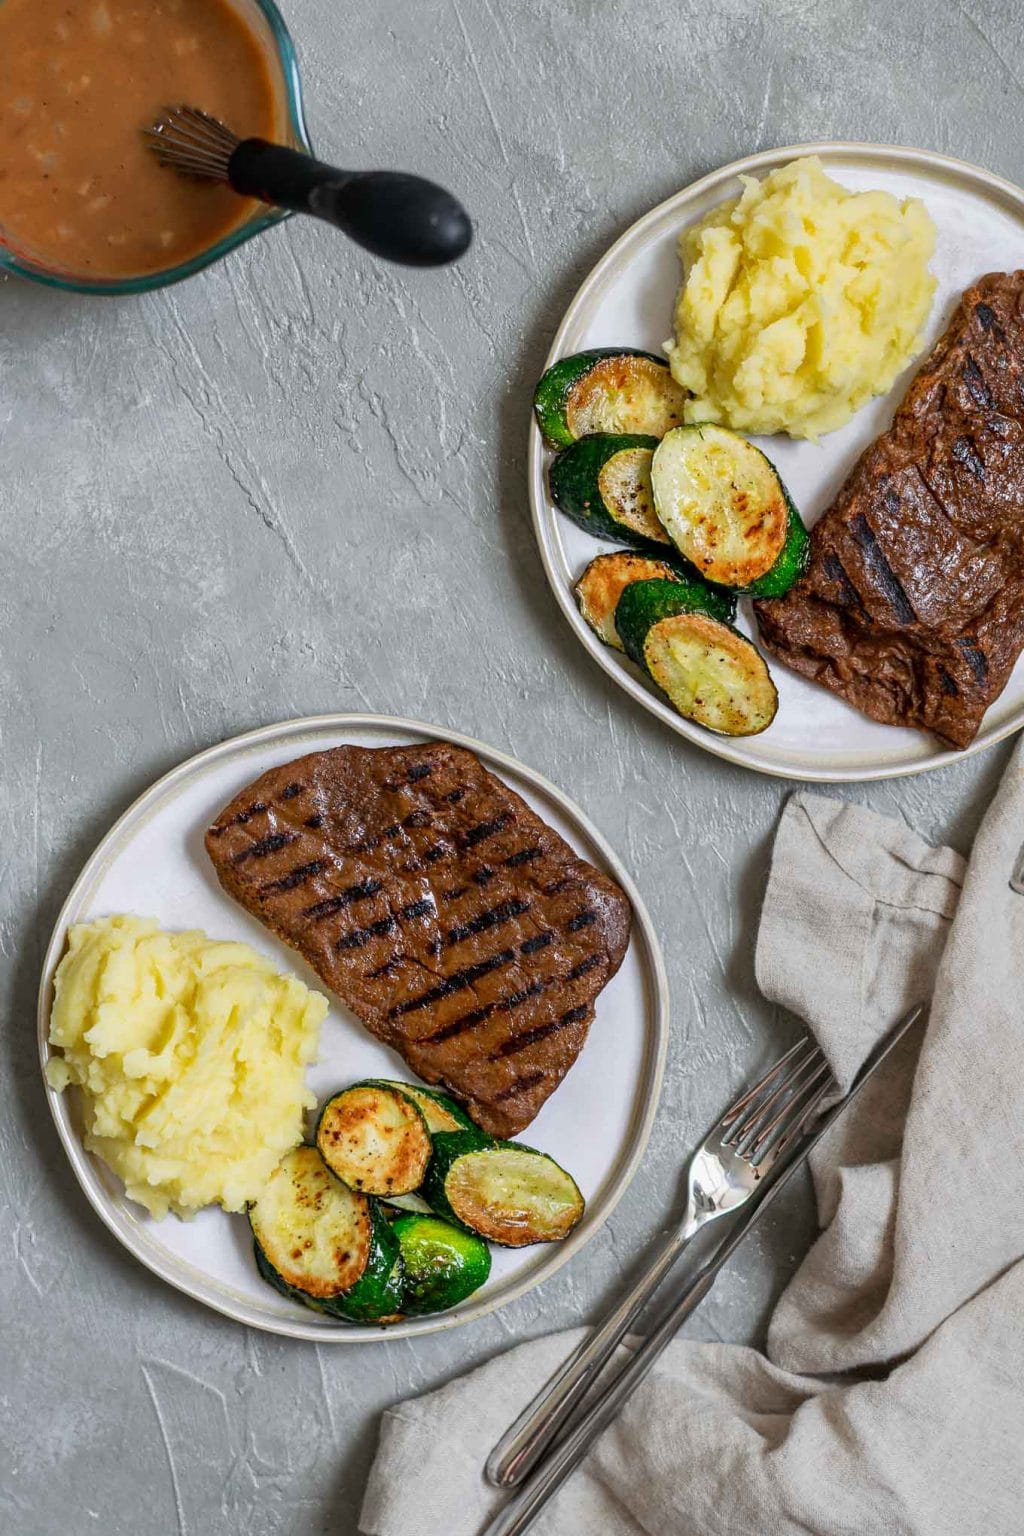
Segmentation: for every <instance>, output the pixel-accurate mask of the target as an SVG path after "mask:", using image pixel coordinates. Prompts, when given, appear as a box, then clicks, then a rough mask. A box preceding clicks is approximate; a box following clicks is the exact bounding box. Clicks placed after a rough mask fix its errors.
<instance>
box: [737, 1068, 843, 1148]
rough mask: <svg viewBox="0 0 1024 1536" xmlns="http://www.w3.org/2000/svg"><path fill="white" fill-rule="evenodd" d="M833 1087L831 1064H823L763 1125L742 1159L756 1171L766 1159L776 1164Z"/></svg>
mask: <svg viewBox="0 0 1024 1536" xmlns="http://www.w3.org/2000/svg"><path fill="white" fill-rule="evenodd" d="M830 1087H832V1073H831V1072H830V1070H829V1067H828V1063H827V1062H825V1061H823V1062H821V1064H820V1065H819V1066H818V1067H817V1068H816V1069H815V1071H814V1072H813V1073H812V1075H811V1076H810V1077H809V1078H808V1079H807V1081H806V1082H804V1083H801V1084H800V1086H799V1088H797V1089H796V1091H795V1092H794V1093H793V1095H792V1096H791V1097H790V1098H789V1099H787V1100H786V1102H785V1104H783V1105H782V1106H781V1108H780V1109H779V1110H778V1111H777V1113H776V1114H775V1115H774V1116H773V1117H772V1119H771V1120H769V1121H768V1123H767V1125H762V1126H761V1127H760V1128H759V1129H758V1130H757V1132H756V1134H755V1136H754V1138H753V1140H752V1141H751V1142H750V1145H749V1146H748V1147H747V1149H746V1151H745V1152H744V1153H742V1154H741V1155H742V1156H744V1157H746V1158H747V1160H748V1162H750V1163H752V1164H753V1165H754V1166H756V1167H763V1166H764V1164H765V1160H766V1159H769V1158H770V1159H772V1160H774V1159H775V1158H776V1157H778V1155H779V1153H780V1152H781V1151H782V1149H783V1147H784V1146H786V1144H787V1143H788V1142H789V1141H791V1140H792V1138H793V1137H794V1136H795V1135H796V1134H797V1133H798V1131H800V1130H802V1128H803V1127H804V1125H806V1123H807V1121H808V1119H810V1118H811V1116H812V1114H813V1112H814V1110H815V1109H816V1108H817V1106H818V1104H820V1102H821V1100H822V1098H823V1097H824V1095H825V1094H826V1093H827V1092H828V1090H829V1088H830ZM808 1094H809V1095H810V1097H809V1098H808V1097H807V1095H808Z"/></svg>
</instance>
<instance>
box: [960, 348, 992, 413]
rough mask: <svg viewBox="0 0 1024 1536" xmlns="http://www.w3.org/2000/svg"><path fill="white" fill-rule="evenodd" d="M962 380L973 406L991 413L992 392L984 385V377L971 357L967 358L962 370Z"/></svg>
mask: <svg viewBox="0 0 1024 1536" xmlns="http://www.w3.org/2000/svg"><path fill="white" fill-rule="evenodd" d="M963 380H964V383H965V384H966V386H967V393H968V394H969V395H970V397H971V399H972V400H973V401H974V403H975V405H977V406H980V407H981V409H982V410H985V411H991V410H993V409H994V407H995V403H996V402H995V399H994V398H993V395H992V391H991V390H990V389H989V387H988V385H987V384H986V383H985V378H984V375H983V374H982V371H981V369H980V368H979V367H978V364H977V361H976V360H975V358H973V357H970V356H969V357H968V359H967V361H966V363H965V364H964V369H963Z"/></svg>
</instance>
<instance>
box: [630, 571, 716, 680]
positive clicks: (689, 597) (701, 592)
mask: <svg viewBox="0 0 1024 1536" xmlns="http://www.w3.org/2000/svg"><path fill="white" fill-rule="evenodd" d="M679 613H706V614H707V615H708V617H709V618H712V619H718V620H719V622H720V623H722V624H731V623H732V621H733V619H734V618H735V617H736V598H735V596H734V595H733V593H732V592H727V591H726V590H725V589H724V588H722V587H709V586H708V584H707V582H705V581H702V580H701V578H700V577H699V576H694V577H693V578H692V579H691V580H689V581H686V580H683V579H681V578H680V577H679V575H678V574H677V573H673V574H672V576H671V577H670V579H669V580H667V581H666V580H665V579H664V578H663V577H660V576H652V577H644V578H642V579H639V580H634V581H630V582H628V583H626V584H624V585H623V588H622V591H621V592H620V594H619V600H618V603H617V604H616V607H615V612H614V614H613V616H612V621H613V623H614V625H615V631H616V633H617V635H618V637H619V640H620V642H621V648H622V650H624V651H625V653H626V655H627V656H628V657H629V659H630V661H635V662H636V664H637V666H638V667H644V670H646V664H645V662H644V641H645V640H646V638H647V631H648V630H649V629H650V627H651V625H652V624H657V623H658V622H659V620H661V619H671V618H675V616H676V614H679Z"/></svg>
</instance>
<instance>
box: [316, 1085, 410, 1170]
mask: <svg viewBox="0 0 1024 1536" xmlns="http://www.w3.org/2000/svg"><path fill="white" fill-rule="evenodd" d="M316 1144H317V1146H318V1148H319V1149H320V1153H321V1155H322V1157H323V1159H324V1162H325V1163H326V1164H327V1166H328V1168H330V1170H331V1172H332V1173H335V1174H337V1176H338V1178H339V1179H342V1180H343V1181H344V1182H345V1183H346V1184H347V1185H348V1186H349V1188H350V1189H357V1190H360V1191H362V1193H363V1194H366V1195H407V1194H409V1193H410V1191H412V1190H414V1189H419V1187H420V1185H421V1184H422V1183H423V1175H424V1174H425V1173H426V1171H427V1163H428V1162H429V1161H430V1132H429V1131H428V1130H427V1122H426V1120H425V1119H424V1117H423V1112H422V1110H421V1109H420V1107H419V1105H418V1104H417V1103H416V1101H415V1100H414V1099H413V1098H412V1096H411V1095H410V1094H407V1093H406V1092H405V1089H404V1088H403V1087H400V1086H399V1085H397V1084H391V1083H376V1082H367V1083H356V1084H354V1086H353V1087H351V1088H345V1089H343V1090H342V1092H341V1093H336V1094H334V1095H333V1097H332V1098H329V1099H328V1100H327V1103H326V1104H325V1105H324V1107H323V1109H322V1110H321V1112H320V1119H319V1121H318V1123H317V1128H316Z"/></svg>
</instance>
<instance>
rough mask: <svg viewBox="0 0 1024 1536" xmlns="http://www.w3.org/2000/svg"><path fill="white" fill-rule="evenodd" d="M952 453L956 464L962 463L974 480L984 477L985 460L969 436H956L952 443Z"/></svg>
mask: <svg viewBox="0 0 1024 1536" xmlns="http://www.w3.org/2000/svg"><path fill="white" fill-rule="evenodd" d="M952 453H953V457H954V459H956V461H957V463H958V464H962V465H963V466H964V468H965V469H966V470H967V471H968V473H969V474H972V475H973V476H974V478H975V480H981V481H982V482H984V479H985V461H984V459H982V457H981V455H980V454H979V453H978V450H977V448H976V447H975V446H974V443H973V441H972V439H971V438H969V437H966V436H964V437H958V438H957V439H956V440H955V442H954V443H953V448H952Z"/></svg>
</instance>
